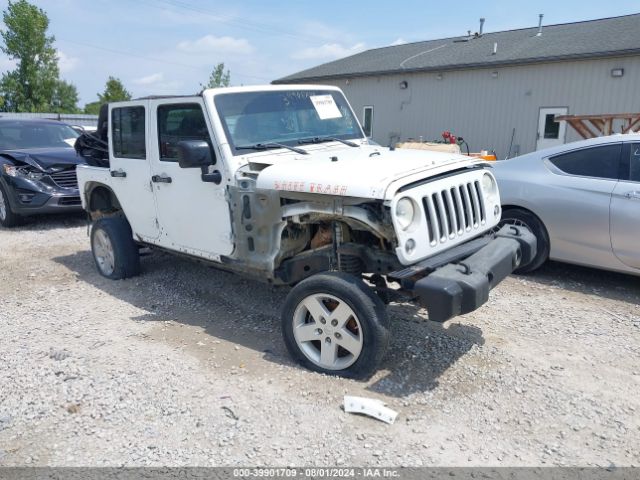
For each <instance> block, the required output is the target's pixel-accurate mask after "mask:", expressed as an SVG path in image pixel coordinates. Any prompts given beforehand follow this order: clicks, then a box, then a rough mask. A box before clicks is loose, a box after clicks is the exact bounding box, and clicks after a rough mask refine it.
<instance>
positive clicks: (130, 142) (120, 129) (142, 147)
mask: <svg viewBox="0 0 640 480" xmlns="http://www.w3.org/2000/svg"><path fill="white" fill-rule="evenodd" d="M111 128H112V133H111V136H112V138H113V156H114V157H117V158H142V159H144V158H147V149H146V141H147V140H146V134H145V121H144V107H121V108H114V109H113V110H112V111H111Z"/></svg>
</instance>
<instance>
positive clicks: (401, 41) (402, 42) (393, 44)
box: [389, 37, 409, 47]
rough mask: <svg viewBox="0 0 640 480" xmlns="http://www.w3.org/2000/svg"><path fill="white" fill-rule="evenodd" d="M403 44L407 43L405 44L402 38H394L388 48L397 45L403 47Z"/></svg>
mask: <svg viewBox="0 0 640 480" xmlns="http://www.w3.org/2000/svg"><path fill="white" fill-rule="evenodd" d="M405 43H409V42H407V41H406V40H405V39H404V38H402V37H400V38H396V39H395V40H394V41H393V42H391V43H390V44H389V46H390V47H395V46H397V45H404V44H405Z"/></svg>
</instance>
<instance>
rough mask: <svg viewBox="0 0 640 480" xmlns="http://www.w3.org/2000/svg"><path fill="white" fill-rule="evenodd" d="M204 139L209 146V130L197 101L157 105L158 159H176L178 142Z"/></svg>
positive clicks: (168, 160) (175, 160)
mask: <svg viewBox="0 0 640 480" xmlns="http://www.w3.org/2000/svg"><path fill="white" fill-rule="evenodd" d="M183 140H204V141H205V142H207V143H208V144H209V146H211V139H210V137H209V130H208V129H207V123H206V121H205V119H204V114H203V113H202V108H201V107H200V105H198V104H197V103H183V104H173V105H161V106H159V107H158V141H159V148H160V160H162V161H165V162H177V161H178V153H177V152H178V151H177V147H178V143H179V142H182V141H183Z"/></svg>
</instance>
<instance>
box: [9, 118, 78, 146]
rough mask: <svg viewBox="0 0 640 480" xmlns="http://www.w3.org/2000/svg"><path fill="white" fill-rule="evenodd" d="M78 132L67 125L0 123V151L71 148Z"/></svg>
mask: <svg viewBox="0 0 640 480" xmlns="http://www.w3.org/2000/svg"><path fill="white" fill-rule="evenodd" d="M76 138H78V132H76V131H75V130H74V129H73V128H71V127H70V126H69V125H65V124H63V123H61V124H59V125H58V124H55V123H38V122H0V150H11V149H19V148H53V147H73V145H74V143H75V141H76Z"/></svg>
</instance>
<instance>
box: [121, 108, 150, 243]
mask: <svg viewBox="0 0 640 480" xmlns="http://www.w3.org/2000/svg"><path fill="white" fill-rule="evenodd" d="M148 110H149V109H148V103H147V102H145V101H141V102H127V104H126V106H121V107H120V106H118V105H117V104H115V105H112V106H110V108H109V119H110V120H109V121H110V124H109V142H110V144H111V145H110V148H109V152H110V153H109V164H110V170H111V177H112V179H111V186H112V188H113V191H114V192H115V194H116V196H117V198H118V201H119V202H120V205H121V206H122V209H123V210H124V213H125V215H126V216H127V219H128V220H129V223H130V224H131V228H132V230H133V232H134V235H135V236H138V237H140V238H141V239H142V240H145V241H148V242H152V243H153V242H154V240H155V239H156V238H158V235H159V229H158V221H157V218H156V216H157V215H156V204H155V200H154V194H153V189H152V188H151V182H150V177H151V169H150V165H149V152H147V148H146V146H147V139H148V137H149V128H148V126H149V119H148V114H149V112H148Z"/></svg>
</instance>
